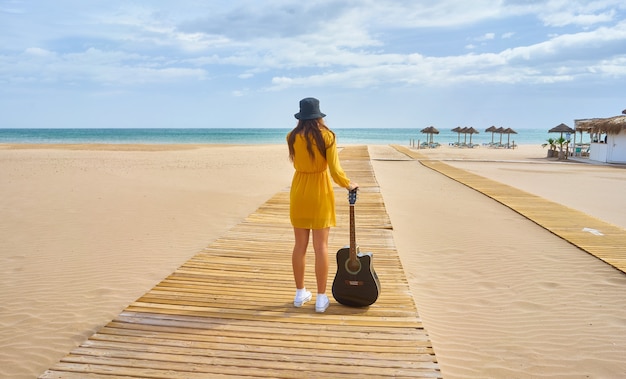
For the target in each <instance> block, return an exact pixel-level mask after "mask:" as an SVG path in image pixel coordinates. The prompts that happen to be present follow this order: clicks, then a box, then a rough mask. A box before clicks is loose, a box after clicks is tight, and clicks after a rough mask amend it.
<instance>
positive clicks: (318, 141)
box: [287, 118, 335, 162]
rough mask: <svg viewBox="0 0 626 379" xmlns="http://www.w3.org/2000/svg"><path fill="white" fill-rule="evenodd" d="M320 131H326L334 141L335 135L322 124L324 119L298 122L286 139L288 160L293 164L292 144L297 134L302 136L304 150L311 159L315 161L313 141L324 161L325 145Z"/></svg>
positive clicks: (294, 152)
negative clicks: (304, 145)
mask: <svg viewBox="0 0 626 379" xmlns="http://www.w3.org/2000/svg"><path fill="white" fill-rule="evenodd" d="M322 130H328V131H329V132H330V133H331V134H332V135H333V141H334V139H335V133H333V131H332V130H330V129H328V127H327V126H326V124H324V119H322V118H316V119H313V120H300V121H298V125H296V127H295V128H294V129H293V130H292V131H291V133H289V137H288V138H287V144H288V145H289V159H290V160H291V161H292V162H293V158H294V156H295V155H296V151H295V150H294V148H293V144H294V142H295V141H296V136H297V135H298V134H302V135H304V139H305V140H306V149H307V151H308V152H309V156H310V157H311V159H315V152H314V151H313V141H315V146H316V147H317V150H318V151H319V152H320V154H322V157H324V159H326V143H325V142H324V137H323V136H322ZM333 143H334V142H333Z"/></svg>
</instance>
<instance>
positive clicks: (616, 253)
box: [394, 146, 626, 273]
mask: <svg viewBox="0 0 626 379" xmlns="http://www.w3.org/2000/svg"><path fill="white" fill-rule="evenodd" d="M394 147H395V148H396V150H398V151H400V152H402V153H404V154H406V155H407V156H409V157H411V158H413V159H418V160H419V161H420V163H421V164H422V165H424V166H426V167H429V168H431V169H433V170H435V171H437V172H440V173H441V174H443V175H445V176H447V177H449V178H451V179H454V180H456V181H458V182H459V183H462V184H464V185H466V186H468V187H470V188H473V189H475V190H476V191H478V192H481V193H483V194H484V195H486V196H489V197H491V198H492V199H494V200H496V201H498V202H500V203H502V204H503V205H505V206H507V207H509V208H511V209H512V210H514V211H516V212H517V213H519V214H521V215H522V216H524V217H526V218H528V219H529V220H531V221H533V222H535V223H536V224H537V225H540V226H541V227H543V228H545V229H547V230H549V231H550V232H552V233H554V234H555V235H557V236H559V237H561V238H563V239H564V240H566V241H568V242H570V243H571V244H573V245H575V246H577V247H579V248H580V249H581V250H583V251H585V252H587V253H589V254H591V255H593V256H595V257H596V258H598V259H600V260H602V261H604V262H606V263H608V264H609V265H611V266H613V267H615V268H616V269H618V270H620V271H622V272H625V273H626V250H625V249H624V246H626V230H624V229H623V228H621V227H619V226H617V225H613V224H610V223H608V222H605V221H602V220H599V219H597V218H595V217H592V216H590V215H588V214H586V213H584V212H580V211H578V210H576V209H572V208H569V207H566V206H564V205H561V204H558V203H555V202H553V201H550V200H547V199H544V198H542V197H539V196H536V195H533V194H531V193H528V192H525V191H522V190H520V189H517V188H514V187H511V186H508V185H506V184H503V183H499V182H496V181H494V180H491V179H487V178H485V177H483V176H480V175H476V174H473V173H471V172H469V171H466V170H462V169H460V168H456V167H453V166H450V165H448V164H446V163H444V162H441V161H437V160H428V159H425V157H424V156H423V155H422V154H420V153H418V152H416V151H413V150H411V149H408V148H406V147H403V146H394ZM588 229H595V230H597V231H599V232H600V233H601V234H602V235H596V234H593V233H589V231H588Z"/></svg>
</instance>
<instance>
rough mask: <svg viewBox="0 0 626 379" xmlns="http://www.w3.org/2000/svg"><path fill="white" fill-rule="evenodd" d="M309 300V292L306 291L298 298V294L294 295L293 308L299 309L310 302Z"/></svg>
mask: <svg viewBox="0 0 626 379" xmlns="http://www.w3.org/2000/svg"><path fill="white" fill-rule="evenodd" d="M311 298H312V296H311V291H306V292H304V293H303V294H302V295H301V296H298V294H296V297H295V298H294V299H293V306H294V307H296V308H300V307H301V306H302V305H303V304H304V303H306V302H307V301H310V300H311Z"/></svg>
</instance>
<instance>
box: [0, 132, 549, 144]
mask: <svg viewBox="0 0 626 379" xmlns="http://www.w3.org/2000/svg"><path fill="white" fill-rule="evenodd" d="M290 130H291V129H280V128H230V129H229V128H206V129H185V128H170V129H165V128H159V129H141V128H128V129H120V128H107V129H88V128H84V129H59V128H50V129H43V128H37V129H1V128H0V143H5V144H6V143H29V144H48V143H55V144H57V143H59V144H75V143H102V144H283V143H285V136H286V134H287V133H288V132H289V131H290ZM420 130H421V129H409V128H349V129H348V128H346V129H333V131H334V132H335V134H336V135H337V143H338V144H339V145H341V144H364V145H388V144H398V145H417V144H418V143H421V142H425V141H427V139H428V138H430V137H429V136H428V135H426V134H424V133H421V132H420ZM557 137H559V135H555V134H554V133H548V131H547V129H520V130H517V134H510V135H507V134H502V135H500V134H498V133H495V134H492V133H491V132H483V131H479V133H478V134H473V135H471V136H470V135H469V134H467V135H464V134H458V133H456V132H453V131H452V130H450V129H440V130H439V134H435V135H433V141H434V142H438V143H439V144H442V145H443V144H453V143H455V142H459V141H460V142H466V143H470V142H471V143H473V144H479V145H480V144H488V143H490V142H502V143H508V142H509V140H510V143H513V142H515V144H518V145H528V144H543V143H545V142H546V140H547V139H548V138H557Z"/></svg>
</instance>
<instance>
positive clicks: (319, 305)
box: [315, 294, 330, 313]
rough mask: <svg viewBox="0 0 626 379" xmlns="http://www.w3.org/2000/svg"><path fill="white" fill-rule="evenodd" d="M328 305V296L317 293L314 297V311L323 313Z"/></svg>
mask: <svg viewBox="0 0 626 379" xmlns="http://www.w3.org/2000/svg"><path fill="white" fill-rule="evenodd" d="M329 305H330V301H329V300H328V296H326V295H322V294H317V298H316V299H315V312H317V313H324V312H326V309H328V306H329Z"/></svg>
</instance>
